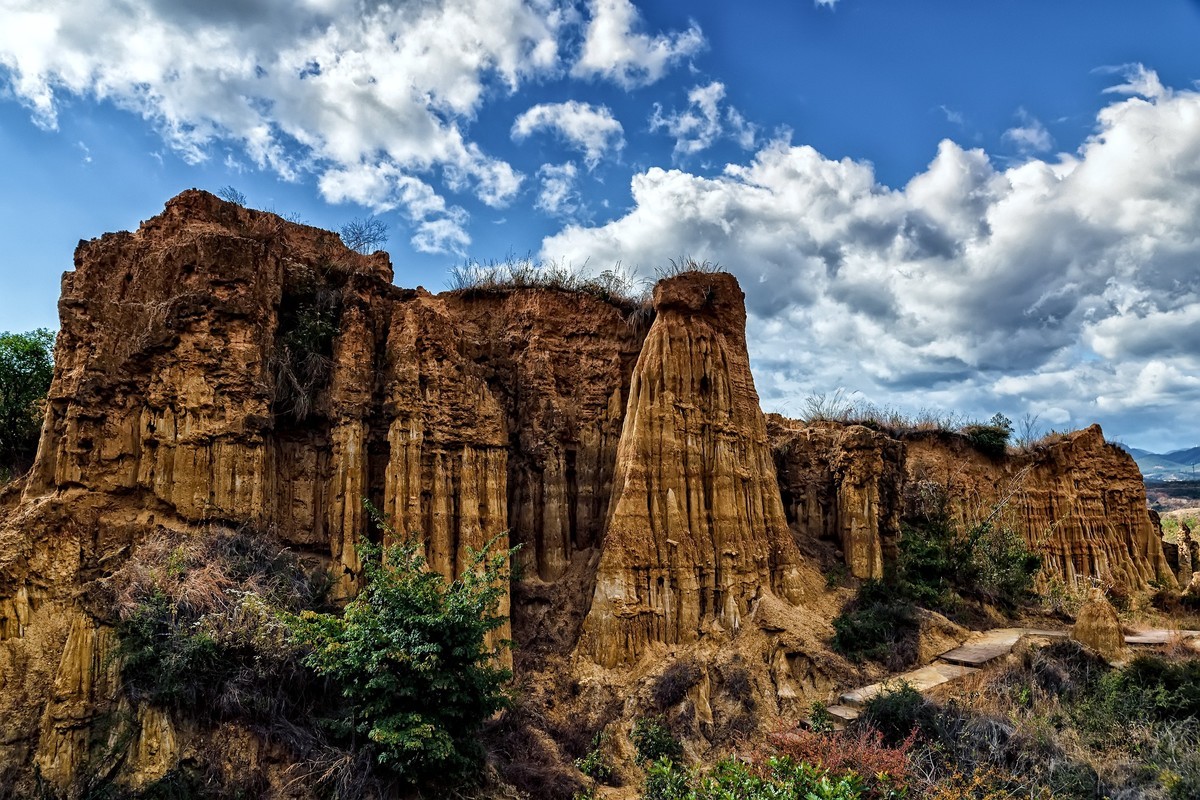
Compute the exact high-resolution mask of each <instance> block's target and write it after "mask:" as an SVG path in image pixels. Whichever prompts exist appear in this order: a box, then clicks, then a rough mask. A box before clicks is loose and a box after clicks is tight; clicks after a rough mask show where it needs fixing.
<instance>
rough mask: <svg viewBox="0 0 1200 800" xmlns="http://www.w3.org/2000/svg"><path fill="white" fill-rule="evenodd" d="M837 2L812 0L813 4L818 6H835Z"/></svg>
mask: <svg viewBox="0 0 1200 800" xmlns="http://www.w3.org/2000/svg"><path fill="white" fill-rule="evenodd" d="M837 4H838V0H813V5H814V6H817V7H818V8H821V7H825V8H834V7H835V6H837Z"/></svg>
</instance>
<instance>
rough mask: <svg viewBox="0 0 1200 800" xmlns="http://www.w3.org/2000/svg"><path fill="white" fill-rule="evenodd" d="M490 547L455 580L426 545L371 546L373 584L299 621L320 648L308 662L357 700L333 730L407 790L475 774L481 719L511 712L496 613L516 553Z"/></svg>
mask: <svg viewBox="0 0 1200 800" xmlns="http://www.w3.org/2000/svg"><path fill="white" fill-rule="evenodd" d="M492 544H494V543H489V546H488V547H486V548H484V550H482V551H480V552H478V553H473V554H472V556H471V559H470V564H469V566H468V567H467V569H466V570H464V572H463V574H462V576H461V577H460V578H459V579H457V580H455V581H453V582H451V583H449V584H447V582H446V580H445V579H444V578H443V577H442V576H441V575H439V574H438V573H436V572H433V571H432V570H429V569H427V568H426V565H425V559H424V557H423V556H421V555H420V554H419V546H418V545H417V544H415V543H413V542H406V543H402V544H397V545H393V546H391V547H388V548H386V549H383V548H380V547H379V546H376V545H373V544H370V543H368V542H363V543H361V544H360V545H359V558H360V559H361V561H362V564H363V574H364V577H365V584H364V586H363V589H362V591H361V592H360V594H359V595H358V597H356V598H355V599H354V600H353V601H351V602H350V603H349V604H348V605H347V606H346V609H345V612H344V613H343V614H342V615H340V616H337V615H333V614H319V613H315V612H311V611H306V612H304V613H302V614H300V615H299V616H297V617H293V618H292V620H291V625H292V628H293V631H294V635H295V636H296V638H297V640H298V641H299V642H301V643H303V644H304V645H305V646H307V647H309V648H310V653H309V655H308V656H307V657H306V658H305V663H306V664H307V665H308V666H310V667H312V668H313V669H314V670H316V671H317V672H318V673H319V674H321V675H323V676H325V677H327V678H329V679H330V680H332V681H333V683H334V685H335V686H336V687H337V688H338V690H339V691H340V692H341V694H342V696H343V697H344V698H345V700H346V701H347V708H346V709H345V711H344V713H343V714H342V716H341V717H340V718H339V719H337V720H334V721H333V724H332V725H331V730H332V731H333V732H335V733H338V734H341V735H342V736H344V737H345V738H348V739H351V740H354V741H362V740H361V739H359V738H358V737H364V738H365V743H364V744H362V745H361V746H362V747H365V748H369V750H370V752H371V754H372V757H373V760H374V761H375V762H376V763H377V764H378V765H380V766H381V767H383V768H385V769H386V770H387V771H389V772H390V773H391V774H393V775H395V776H396V777H397V778H398V779H399V780H400V781H402V782H404V783H407V784H410V785H421V784H426V783H431V784H432V783H437V784H440V785H445V784H446V783H450V782H467V781H469V780H471V779H472V778H475V777H476V776H477V775H478V772H479V766H480V764H481V762H482V759H483V755H484V753H483V748H482V746H481V744H480V731H481V729H482V726H483V723H484V721H486V720H487V719H488V718H489V717H491V716H492V715H493V714H495V713H496V712H497V711H499V710H501V709H502V708H505V707H506V706H507V705H508V702H509V698H508V696H507V694H506V693H505V691H504V686H505V683H506V682H507V681H508V679H509V678H510V677H511V673H510V672H509V671H508V670H507V669H505V668H503V667H501V666H499V665H498V664H497V663H496V662H497V658H498V656H499V654H500V648H501V647H503V646H505V645H504V644H502V645H500V646H497V647H495V648H489V647H488V644H487V641H488V637H489V635H490V634H492V633H493V632H494V631H496V630H498V629H499V628H500V627H501V626H502V625H503V624H504V622H505V618H504V617H502V616H501V615H500V614H499V613H498V609H499V606H500V600H501V599H502V597H503V596H504V592H505V588H504V587H505V585H506V578H507V566H508V562H509V558H510V556H511V552H510V551H502V552H499V553H490V552H489V551H490V550H491V545H492ZM505 644H506V643H505Z"/></svg>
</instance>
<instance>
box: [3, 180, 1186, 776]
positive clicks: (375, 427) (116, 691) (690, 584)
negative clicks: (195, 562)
mask: <svg viewBox="0 0 1200 800" xmlns="http://www.w3.org/2000/svg"><path fill="white" fill-rule="evenodd" d="M391 280H392V268H391V264H390V262H389V261H388V258H387V256H386V254H383V253H376V254H374V255H372V256H366V255H361V254H357V253H353V252H350V251H349V250H347V249H346V248H345V247H343V246H342V244H341V242H340V240H339V239H338V238H337V237H336V236H335V235H334V234H331V233H328V232H325V231H320V230H317V229H315V228H310V227H307V226H303V225H295V224H292V223H287V222H284V221H283V220H281V219H280V218H278V217H276V216H275V215H272V214H266V213H261V212H256V211H251V210H248V209H245V208H241V207H239V206H236V205H232V204H229V203H224V202H222V201H220V200H218V199H217V198H215V197H213V196H211V195H208V194H206V193H204V192H198V191H189V192H185V193H183V194H182V195H180V196H179V197H177V198H175V199H173V200H171V201H170V202H169V203H168V204H167V206H166V208H165V210H164V212H163V213H162V214H161V215H159V216H158V217H155V218H154V219H151V220H148V221H147V222H145V223H143V224H142V226H141V227H140V228H139V229H138V230H137V231H136V232H133V233H119V234H109V235H106V236H104V237H102V238H100V239H96V240H93V241H90V242H84V243H81V245H80V247H79V249H78V250H77V253H76V260H75V270H74V271H73V272H71V273H68V274H67V275H66V276H64V279H63V294H62V300H61V302H60V315H61V319H62V325H61V331H60V334H59V338H58V342H57V349H56V373H55V379H54V384H53V387H52V389H51V392H50V397H49V400H48V403H47V410H46V417H45V424H44V426H43V431H42V437H41V442H40V446H39V450H38V456H37V459H36V463H35V465H34V467H33V469H32V471H31V472H30V474H29V475H28V476H27V478H26V479H25V480H24V483H17V484H12V485H10V486H8V487H4V488H0V793H2V790H3V789H4V787H5V786H6V783H5V782H6V781H9V780H10V779H11V780H15V781H17V783H16V785H18V786H20V787H23V788H28V787H30V786H32V783H31V781H32V780H33V775H34V773H35V771H36V772H37V773H39V774H40V775H41V776H42V777H43V778H44V779H45V780H47V781H48V782H49V783H50V784H51V785H53V786H55V787H58V788H60V789H62V788H65V787H67V786H68V785H69V784H71V783H72V782H74V781H77V780H78V779H79V778H80V776H81V775H82V774H84V773H87V774H89V775H91V776H92V777H96V776H97V775H99V773H97V772H96V770H109V772H107V773H105V774H104V775H102V776H100V777H116V778H118V779H119V782H121V783H125V784H129V785H133V786H140V785H144V784H146V783H148V782H150V781H153V780H155V779H157V778H159V777H162V776H163V775H164V774H166V773H167V772H168V771H169V770H170V769H171V768H172V766H173V765H174V764H175V763H177V762H180V761H188V762H189V763H193V762H195V763H199V761H200V760H203V759H202V756H201V755H200V754H202V753H205V752H208V750H206V749H205V748H211V747H217V749H218V750H220V758H219V759H217V760H218V761H219V762H220V764H219V766H220V769H221V770H223V771H224V772H225V773H228V774H236V773H239V772H243V773H245V772H253V773H254V774H255V775H257V776H259V777H262V779H263V780H264V781H266V783H267V784H269V785H270V786H272V787H274V788H273V789H272V791H273V792H274V793H275V794H281V793H283V789H281V788H280V787H282V786H285V785H289V786H294V781H291V779H289V778H288V777H287V775H288V773H287V767H288V766H289V762H288V759H289V758H290V756H289V754H288V752H287V751H286V748H285V747H283V746H282V745H280V744H279V743H278V742H275V741H272V740H270V739H269V738H264V737H262V736H260V735H258V734H257V733H256V732H255V731H254V730H251V729H249V728H242V727H239V726H238V723H237V722H236V720H234V721H229V720H222V721H220V722H219V723H212V724H209V725H208V727H207V728H206V727H204V726H202V725H199V724H195V721H193V720H187V719H182V718H179V716H178V715H175V714H171V713H167V712H166V711H165V710H164V709H156V708H153V707H151V706H148V705H146V704H144V703H135V702H133V700H131V699H130V697H129V696H127V694H126V693H125V691H124V690H123V688H122V686H121V682H120V680H119V672H118V671H117V664H116V659H115V657H114V655H113V653H114V649H113V648H114V641H115V633H114V630H113V628H114V624H115V622H116V618H115V615H116V612H115V611H114V605H115V604H114V602H113V597H112V596H111V592H112V589H111V586H110V585H109V577H110V576H112V575H113V574H114V573H115V572H117V571H118V570H120V569H121V567H122V565H123V564H125V563H127V562H128V560H129V558H130V554H131V553H132V552H134V551H135V550H137V548H138V546H139V544H140V543H143V542H144V541H146V540H147V539H148V537H150V536H152V535H157V534H159V533H161V532H163V531H164V530H165V531H169V532H171V533H172V534H178V535H180V536H203V535H205V532H206V531H209V530H210V529H211V528H212V527H213V526H218V527H223V528H238V529H242V530H244V531H249V532H252V533H258V532H261V533H264V534H265V533H270V534H271V535H274V536H277V537H278V538H279V539H281V540H282V541H283V542H284V543H285V544H286V545H287V546H289V547H290V548H291V549H292V550H294V551H296V552H297V553H298V554H300V555H301V556H303V558H304V559H305V560H306V562H314V563H316V564H318V565H319V566H320V567H322V568H323V567H328V568H329V569H330V570H331V572H332V573H333V576H334V579H335V580H334V592H335V595H336V596H337V597H338V598H343V599H344V598H345V597H347V596H349V595H351V594H352V593H353V592H354V591H355V590H356V588H357V581H358V578H359V571H360V564H359V562H358V560H357V556H356V548H355V545H356V543H357V542H358V541H359V540H360V539H361V538H362V537H364V536H365V537H373V538H386V537H388V536H391V535H395V536H405V537H407V536H412V535H415V536H416V537H417V538H418V539H419V540H420V541H421V542H422V544H423V546H424V549H425V554H426V556H427V561H428V564H429V565H430V566H431V568H433V569H435V570H437V571H439V572H441V573H442V574H445V575H447V576H449V575H456V574H458V573H460V572H461V571H462V570H463V569H464V568H465V567H466V566H467V564H468V563H469V562H468V559H469V556H470V551H471V550H473V549H475V550H477V549H479V548H481V547H483V546H485V545H486V544H488V543H492V544H493V545H494V546H496V547H502V548H506V547H508V546H509V545H510V544H515V545H520V550H519V551H518V553H517V556H516V564H515V565H514V576H513V582H512V585H511V592H510V593H509V597H510V599H511V603H512V608H511V620H512V629H511V635H512V638H513V639H515V640H516V642H517V643H518V645H519V647H518V649H517V651H516V658H515V665H514V667H515V670H516V672H517V673H518V679H519V680H521V679H524V678H526V677H529V676H536V678H537V679H536V680H533V681H531V682H530V683H532V684H538V683H540V684H541V685H543V686H545V687H559V688H561V691H549V690H547V691H545V692H543V693H542V694H543V695H544V697H543V698H542V700H541V701H539V702H541V706H540V708H541V709H542V711H544V712H545V713H546V714H547V715H548V716H547V718H549V715H550V711H551V709H557V710H556V711H555V712H554V713H557V714H561V715H562V716H563V718H564V719H565V720H566V721H565V722H564V723H563V724H564V726H567V725H570V724H574V723H576V722H577V721H578V720H577V719H576V718H577V717H578V716H579V715H580V714H582V715H583V716H584V717H586V718H587V719H588V720H589V722H588V724H589V725H593V726H594V727H595V730H599V728H600V726H602V725H605V724H610V723H611V721H612V720H611V718H608V719H605V718H604V716H605V715H606V714H609V712H608V711H607V710H606V709H612V708H621V707H622V704H623V703H627V704H630V705H628V710H629V712H630V713H633V712H635V711H637V712H638V713H640V711H641V710H644V709H641V707H640V706H638V705H637V701H636V696H635V693H636V692H637V691H639V690H640V689H639V687H638V686H637V685H636V682H637V681H639V680H643V679H647V676H652V675H653V674H656V673H657V672H662V671H663V669H664V664H665V663H667V660H668V659H669V658H671V657H673V656H675V655H678V654H679V653H680V652H681V651H684V650H686V651H688V652H689V653H690V654H691V656H689V657H695V658H697V659H698V660H699V661H700V662H702V663H701V666H700V667H697V670H698V672H697V673H696V674H697V675H698V676H711V677H701V678H700V679H698V680H699V682H698V683H696V684H695V685H694V687H693V689H694V691H693V690H692V689H689V691H693V694H694V697H692V699H691V700H690V701H689V702H691V703H692V711H693V712H694V713H693V722H694V723H695V725H696V726H697V728H696V730H697V731H698V732H699V735H703V736H705V737H709V739H710V741H714V742H715V741H717V740H718V739H719V737H720V735H722V734H721V731H720V729H721V727H722V725H725V724H726V723H729V724H731V725H732V724H735V723H736V725H738V726H743V725H746V724H747V721H746V715H748V714H749V713H750V712H749V709H751V708H755V709H757V711H756V712H755V713H756V714H758V715H760V716H763V717H764V719H768V718H769V717H770V715H771V714H775V715H783V714H788V715H790V716H791V717H793V718H794V717H795V716H796V715H797V714H798V713H799V712H800V711H801V710H803V709H805V708H807V707H808V704H810V703H811V702H812V701H813V700H816V699H820V697H821V696H823V695H824V694H825V693H826V692H827V691H828V690H829V689H830V688H831V687H832V685H833V683H834V682H835V681H836V680H837V676H838V674H839V673H844V672H845V671H847V670H850V669H852V668H853V667H852V666H851V665H849V664H848V663H847V662H845V661H843V660H841V659H840V658H839V657H837V656H836V655H833V654H831V653H829V652H828V651H827V649H826V644H825V643H826V642H827V641H828V639H829V637H830V635H831V634H832V628H831V626H830V620H831V619H832V617H833V616H834V615H835V614H836V613H837V610H838V608H839V607H840V598H839V596H838V595H837V594H836V593H835V592H827V591H826V589H825V580H824V578H823V577H822V576H821V575H819V574H818V573H817V571H816V570H815V568H814V566H813V564H812V563H811V559H810V558H808V557H806V556H805V555H804V554H803V553H804V552H805V551H804V550H803V549H802V547H800V546H799V545H803V544H805V543H806V541H807V540H808V539H810V538H814V537H815V538H825V539H829V540H830V541H832V542H834V543H836V546H837V547H838V548H840V549H841V551H842V553H843V554H844V558H845V560H846V562H847V563H848V564H849V566H850V569H851V572H853V574H854V575H856V576H859V577H873V576H878V575H880V574H881V573H882V570H883V568H884V565H885V563H886V562H887V561H888V559H889V558H891V557H893V556H894V554H895V548H896V542H897V539H898V536H899V530H900V524H901V520H902V519H903V518H904V517H905V515H906V514H909V513H911V511H912V509H911V508H910V504H908V503H907V501H906V498H907V497H908V496H909V494H910V493H909V492H907V491H906V489H907V488H909V487H912V486H915V485H917V484H919V483H920V482H921V481H926V480H930V481H939V482H940V483H941V484H943V485H945V486H946V487H948V489H950V490H951V491H952V492H953V493H954V497H955V498H957V499H958V500H957V502H958V506H957V508H958V509H959V512H960V513H961V514H963V515H969V514H970V513H973V511H974V510H975V509H977V508H980V507H983V506H984V505H986V504H988V503H995V502H996V500H997V499H998V498H1010V505H1011V506H1012V507H1014V508H1018V509H1020V512H1021V514H1023V517H1022V519H1023V520H1024V521H1025V522H1024V524H1025V525H1026V530H1027V531H1028V532H1029V533H1028V535H1029V536H1030V540H1031V541H1032V542H1034V543H1035V544H1036V545H1037V546H1038V547H1039V548H1041V549H1042V551H1043V552H1045V553H1046V554H1047V556H1048V558H1049V559H1050V562H1051V564H1052V565H1053V567H1054V569H1056V570H1057V571H1058V572H1059V574H1062V575H1063V576H1064V577H1067V578H1072V577H1076V576H1082V575H1111V576H1113V578H1114V579H1117V580H1123V581H1126V582H1128V583H1129V584H1130V585H1133V586H1143V585H1145V584H1146V582H1148V581H1149V580H1150V579H1152V578H1154V577H1156V576H1159V577H1161V571H1162V569H1163V568H1164V564H1165V561H1164V560H1163V557H1162V551H1161V548H1158V549H1156V544H1155V542H1156V541H1157V540H1156V539H1155V538H1154V537H1153V536H1152V535H1151V533H1150V532H1149V528H1148V525H1149V523H1148V519H1146V520H1143V519H1141V518H1139V516H1138V514H1139V510H1138V502H1139V499H1140V502H1141V503H1142V508H1143V511H1142V512H1141V514H1142V517H1144V516H1145V515H1144V496H1143V495H1139V494H1138V489H1137V485H1140V484H1137V485H1135V484H1136V481H1137V476H1136V468H1131V465H1132V461H1130V460H1129V459H1128V457H1123V458H1124V460H1122V457H1119V456H1118V455H1117V451H1115V450H1114V449H1113V448H1111V447H1108V446H1107V445H1105V444H1104V443H1103V439H1102V437H1100V435H1099V430H1098V429H1096V430H1095V431H1094V432H1093V431H1086V432H1083V433H1081V434H1077V435H1075V436H1073V437H1071V438H1070V439H1068V440H1066V441H1065V442H1064V443H1061V444H1059V445H1055V446H1053V447H1051V448H1049V449H1047V450H1046V451H1045V452H1040V453H1038V454H1035V455H1033V456H1029V457H1028V458H1026V460H1025V461H1020V460H1014V459H1002V460H990V459H987V458H986V457H983V456H980V455H979V454H977V453H974V451H970V450H969V448H968V447H967V446H966V445H964V444H963V443H962V442H960V441H959V440H957V439H952V440H945V441H943V440H941V439H937V438H936V437H934V438H929V439H928V440H926V439H921V438H920V437H900V438H897V437H892V436H888V435H886V434H884V433H881V432H879V431H876V430H871V429H868V428H866V427H861V426H859V427H846V426H838V425H834V424H827V425H810V426H803V425H800V424H798V423H792V422H789V421H786V420H782V419H778V418H776V419H774V420H772V423H771V426H770V434H769V435H768V426H767V424H766V421H765V419H764V416H763V414H762V412H761V410H760V408H759V404H758V397H757V394H756V392H755V388H754V382H753V377H752V375H751V372H750V365H749V358H748V355H747V350H746V341H745V308H744V303H743V295H742V292H741V290H740V288H739V287H738V285H737V282H736V280H734V278H733V277H731V276H730V275H727V274H722V273H717V274H711V273H705V272H698V271H693V272H686V273H683V274H680V275H677V276H675V277H672V278H669V279H667V280H665V281H662V282H660V283H659V285H658V286H657V287H656V288H655V292H654V298H653V307H652V308H650V307H647V306H643V305H641V304H639V303H637V302H633V301H628V300H622V299H619V298H612V297H609V296H598V295H602V294H603V293H602V292H592V293H589V292H578V291H562V290H559V289H555V288H552V287H549V286H543V287H524V288H515V287H509V288H505V287H490V288H480V289H474V290H464V291H457V292H448V293H444V294H441V295H433V294H430V293H429V292H427V291H425V290H424V289H421V288H417V289H413V290H409V289H400V288H397V287H395V286H393V285H392V283H391ZM651 320H652V322H651ZM772 451H774V453H773V452H772ZM1010 485H1019V486H1020V487H1021V488H1020V491H1019V492H1009V491H1008V489H1007V488H1005V487H1008V486H1010ZM1011 498H1015V500H1013V499H1011ZM364 499H365V500H369V501H370V502H369V504H364V502H363V501H364ZM370 506H373V507H374V508H376V509H378V510H379V511H380V512H382V514H383V515H384V516H385V517H386V518H387V520H388V521H389V524H390V527H388V526H387V525H382V524H377V523H376V522H373V521H372V513H371V510H370ZM1143 523H1145V524H1143ZM509 633H510V632H509V631H501V632H499V635H501V636H507V635H508V634H509ZM701 667H703V669H702V668H701ZM690 673H691V671H690V670H689V671H688V674H690ZM726 684H728V685H727V686H726ZM722 686H725V687H726V688H724V689H722V688H720V687H722ZM751 687H753V688H751ZM618 690H620V691H625V690H628V691H629V692H630V693H631V694H628V695H626V696H625V697H621V696H618ZM714 691H718V693H720V692H724V693H725V694H726V695H728V696H727V697H715V698H714V696H713V692H714ZM571 698H574V699H573V700H572V699H571ZM760 701H761V702H760ZM539 713H541V712H539ZM613 713H616V712H613ZM681 713H682V712H681ZM722 715H725V716H722ZM770 721H771V722H772V723H773V724H774V723H777V722H778V718H776V719H773V720H770ZM750 722H751V723H754V720H750ZM547 724H548V723H547ZM214 725H215V726H216V727H214ZM741 729H742V728H741V727H739V730H741ZM547 730H548V728H547ZM704 731H707V733H705V732H704ZM593 733H594V730H593ZM538 737H541V738H543V739H544V738H547V737H545V736H544V735H543V734H542V733H539V734H538ZM538 737H535V738H538ZM589 737H590V734H589ZM565 738H569V737H565ZM222 742H231V743H234V744H231V745H228V747H227V746H225V745H222V744H220V743H222ZM222 747H225V749H224V750H221V748H222ZM229 747H236V748H237V752H236V753H235V752H233V751H231V750H229ZM118 749H120V751H121V754H120V755H119V757H118V755H117V754H116V750H118ZM204 757H207V756H204ZM566 763H568V764H569V763H570V760H569V759H567V760H566ZM4 770H9V772H4ZM13 776H16V777H15V778H14V777H13ZM275 789H278V791H275ZM289 791H291V790H289Z"/></svg>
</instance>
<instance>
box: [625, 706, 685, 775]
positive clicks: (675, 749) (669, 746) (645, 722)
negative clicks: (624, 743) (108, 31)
mask: <svg viewBox="0 0 1200 800" xmlns="http://www.w3.org/2000/svg"><path fill="white" fill-rule="evenodd" d="M629 741H631V742H632V743H633V749H634V752H635V753H636V758H637V762H638V763H639V764H645V763H647V762H652V761H658V760H659V759H662V758H666V759H670V760H672V761H678V760H679V759H680V757H681V756H683V746H682V745H680V743H679V740H678V739H676V738H675V734H673V733H671V729H670V728H668V727H667V723H666V720H665V719H663V718H662V717H643V718H642V719H639V720H636V721H635V722H634V723H633V730H632V731H631V732H630V734H629Z"/></svg>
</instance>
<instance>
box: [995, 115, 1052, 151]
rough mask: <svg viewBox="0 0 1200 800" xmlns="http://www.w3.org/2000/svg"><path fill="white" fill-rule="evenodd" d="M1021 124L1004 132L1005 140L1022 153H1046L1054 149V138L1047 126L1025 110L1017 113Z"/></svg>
mask: <svg viewBox="0 0 1200 800" xmlns="http://www.w3.org/2000/svg"><path fill="white" fill-rule="evenodd" d="M1017 117H1018V119H1020V121H1021V124H1020V125H1015V126H1013V127H1012V128H1009V129H1008V130H1006V131H1005V132H1004V137H1003V138H1004V140H1005V141H1008V142H1012V144H1013V145H1015V146H1016V148H1017V149H1018V150H1020V151H1021V152H1022V153H1026V154H1028V153H1045V152H1047V151H1049V150H1050V149H1051V148H1052V147H1054V137H1053V136H1051V135H1050V131H1048V130H1046V126H1045V125H1043V124H1042V123H1041V121H1040V120H1038V119H1037V118H1036V117H1034V116H1033V115H1032V114H1030V113H1029V112H1028V111H1026V110H1025V109H1023V108H1022V109H1020V110H1019V111H1018V112H1017Z"/></svg>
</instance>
